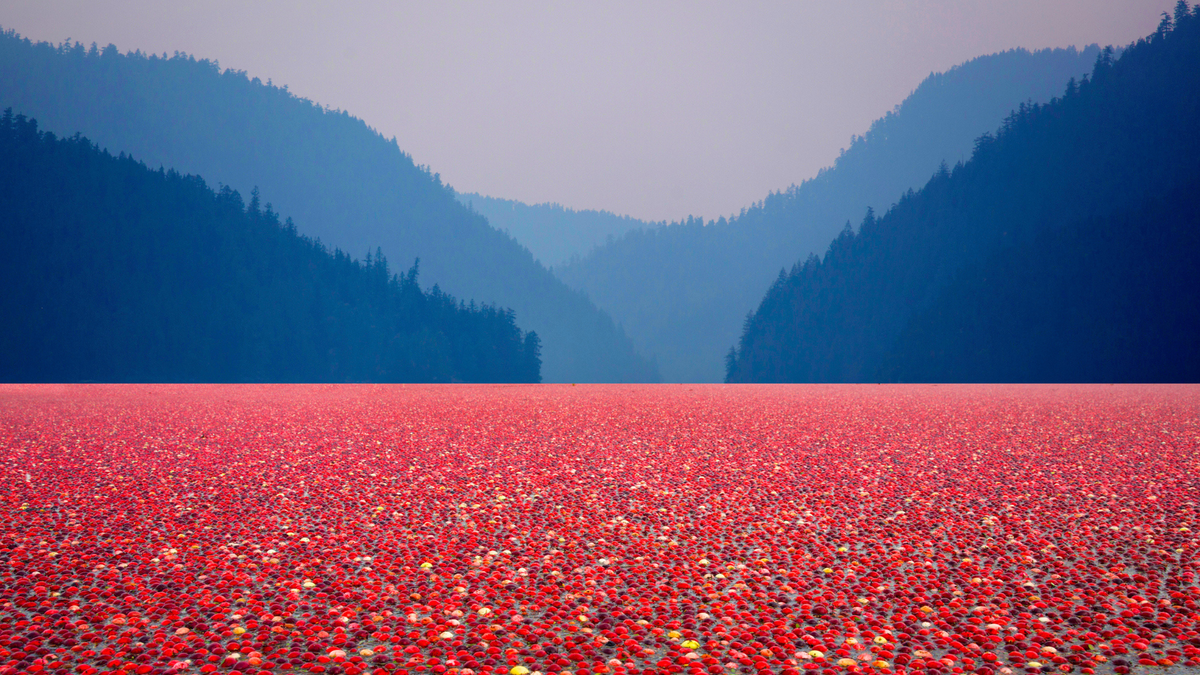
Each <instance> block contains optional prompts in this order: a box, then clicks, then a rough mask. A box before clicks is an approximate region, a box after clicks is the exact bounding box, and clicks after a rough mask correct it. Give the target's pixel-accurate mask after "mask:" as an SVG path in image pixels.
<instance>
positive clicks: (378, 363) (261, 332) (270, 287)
mask: <svg viewBox="0 0 1200 675" xmlns="http://www.w3.org/2000/svg"><path fill="white" fill-rule="evenodd" d="M0 213H3V214H4V216H3V218H2V219H0V234H3V236H4V241H5V246H4V247H3V248H0V287H2V288H4V293H2V294H0V316H3V317H4V321H3V322H2V323H0V380H3V381H7V382H12V381H18V382H29V381H34V382H62V381H80V380H101V381H110V382H147V381H148V382H214V381H215V382H247V381H269V382H280V381H284V382H296V381H300V382H356V381H376V382H378V381H420V382H450V381H454V380H459V381H463V380H467V381H482V382H537V381H538V380H539V379H540V377H539V373H538V370H539V360H538V350H539V346H538V338H537V336H536V335H535V334H533V333H528V334H525V333H522V331H521V330H520V329H519V328H518V327H517V326H516V323H515V321H514V317H513V313H512V311H510V310H502V309H499V308H495V307H490V306H484V307H476V306H475V305H474V304H473V303H472V305H471V306H469V307H468V306H465V305H462V304H461V303H459V302H457V301H456V300H455V299H454V298H452V297H450V296H448V295H445V294H443V293H441V292H440V291H439V290H438V289H437V288H436V287H435V288H434V289H433V290H432V291H431V292H428V293H426V292H423V291H422V290H421V288H420V286H419V285H418V284H417V270H416V267H415V266H414V268H413V269H412V270H410V271H409V273H408V274H406V275H404V276H398V275H392V274H390V273H389V272H388V267H387V261H386V260H385V259H384V258H383V257H382V256H379V255H376V256H368V258H367V260H366V262H365V263H358V262H355V261H353V260H351V259H350V258H349V257H348V256H346V255H344V254H343V253H342V252H341V251H335V252H333V253H331V252H330V251H328V250H327V249H326V248H325V247H324V246H322V245H321V244H319V243H317V242H315V241H313V240H311V239H308V238H305V237H302V236H300V235H298V234H297V233H296V228H295V225H293V224H292V222H291V220H288V221H286V222H285V223H280V222H279V218H278V216H277V215H276V214H275V212H274V211H273V210H272V209H271V207H270V205H267V206H266V207H265V208H264V207H263V206H262V205H261V203H260V201H259V197H258V193H257V192H255V193H254V195H253V196H252V198H251V200H250V203H249V204H244V203H243V201H242V197H241V195H240V194H239V193H238V192H236V191H234V190H232V189H231V188H229V187H224V188H222V189H221V190H220V191H219V192H214V191H213V190H211V189H210V188H209V187H208V186H207V184H205V182H204V181H203V180H202V179H200V178H199V177H196V176H184V175H181V174H179V173H177V172H175V171H164V170H162V169H160V170H158V171H151V170H150V169H148V168H147V167H146V166H145V165H144V164H142V163H141V162H137V161H135V160H134V159H132V158H131V157H129V156H126V155H124V154H121V155H120V156H118V157H114V156H112V155H111V154H109V153H107V152H102V151H100V150H99V149H98V148H97V147H96V146H94V145H93V144H92V143H91V142H90V141H88V140H87V139H86V138H83V137H81V136H79V135H76V136H73V137H71V138H65V139H59V138H57V137H56V136H55V135H54V134H52V133H48V132H42V131H39V130H38V128H37V123H36V122H35V121H33V120H31V119H28V118H26V117H25V116H23V115H18V116H15V117H14V116H13V114H12V110H11V109H8V110H6V111H5V113H4V115H3V116H2V117H0Z"/></svg>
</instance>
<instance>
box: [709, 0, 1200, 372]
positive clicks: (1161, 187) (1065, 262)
mask: <svg viewBox="0 0 1200 675" xmlns="http://www.w3.org/2000/svg"><path fill="white" fill-rule="evenodd" d="M1197 119H1200V10H1190V9H1189V8H1188V6H1187V4H1186V3H1184V2H1180V3H1179V4H1178V6H1177V8H1176V11H1175V16H1174V17H1173V18H1172V17H1168V16H1164V21H1163V22H1162V24H1161V25H1160V27H1159V29H1158V31H1156V32H1155V33H1154V34H1153V35H1151V36H1150V37H1149V38H1146V39H1144V40H1141V41H1139V42H1137V43H1136V44H1134V45H1131V46H1130V47H1129V48H1127V49H1126V50H1125V51H1124V53H1123V54H1122V55H1121V57H1120V59H1114V58H1113V52H1112V50H1111V49H1108V50H1105V51H1104V52H1102V53H1101V55H1100V56H1099V57H1098V58H1097V61H1096V64H1095V67H1094V69H1093V71H1092V74H1091V77H1090V79H1089V78H1085V79H1084V80H1083V81H1082V82H1080V83H1076V82H1074V81H1072V82H1071V83H1070V84H1069V85H1068V87H1067V89H1066V91H1065V93H1064V94H1063V95H1062V97H1061V98H1058V99H1055V100H1053V101H1052V102H1050V103H1049V104H1046V105H1022V106H1021V107H1020V108H1019V109H1018V110H1017V111H1016V112H1014V113H1013V114H1011V115H1010V116H1009V117H1008V118H1007V119H1006V120H1005V122H1004V124H1003V125H1002V126H1001V128H1000V129H999V131H998V132H997V133H995V134H994V135H993V134H985V135H983V136H982V137H980V138H979V139H977V141H976V147H975V151H974V153H973V155H972V157H971V159H970V161H968V162H966V163H965V164H960V165H958V166H956V167H955V168H954V170H953V172H951V171H949V170H947V169H945V168H943V170H941V171H939V172H938V173H937V174H935V175H934V177H933V178H932V179H931V180H930V181H929V183H928V184H927V185H926V186H925V187H924V188H923V189H922V190H921V191H920V192H915V193H914V192H912V191H909V192H908V193H906V194H905V195H904V196H903V197H902V198H901V199H900V201H899V202H898V203H897V204H896V205H895V206H893V207H892V209H891V210H890V211H888V213H887V214H886V215H885V216H883V217H882V218H879V219H876V218H875V217H874V214H873V213H870V212H868V214H867V217H866V218H865V219H864V221H863V223H862V225H861V227H860V229H859V232H858V233H857V234H856V233H855V232H853V231H852V230H850V229H849V228H847V229H846V230H845V231H844V232H843V233H842V234H841V235H840V236H839V237H838V239H836V240H835V241H834V242H833V243H832V244H831V245H830V247H829V250H828V252H827V253H826V255H825V257H824V259H823V260H821V259H817V258H816V257H815V256H812V257H810V258H809V259H808V260H807V261H806V262H804V263H798V264H796V265H795V266H793V268H792V269H791V271H790V272H789V273H781V275H780V277H779V279H778V280H777V281H776V283H775V284H774V285H773V286H772V288H771V289H770V290H769V291H768V292H767V294H766V297H765V298H764V299H763V300H762V303H761V304H760V306H759V308H758V310H757V312H755V313H754V314H753V315H752V316H750V317H749V318H748V319H747V321H746V323H745V326H744V332H743V335H742V338H741V340H740V342H739V345H738V348H737V349H736V350H731V352H730V354H729V356H728V359H727V378H728V380H729V381H732V382H746V381H758V382H764V381H773V382H778V381H792V382H805V381H823V382H831V381H832V382H836V381H876V380H881V379H903V380H909V381H913V380H915V381H923V380H941V381H970V380H1002V381H1003V380H1033V381H1044V380H1058V379H1065V380H1083V381H1087V380H1113V379H1119V380H1179V379H1185V380H1194V379H1195V378H1196V377H1197V375H1200V366H1198V365H1197V348H1196V347H1195V345H1196V344H1200V334H1198V332H1197V323H1198V322H1197V317H1198V314H1197V311H1196V310H1197V308H1196V305H1197V300H1196V297H1197V292H1196V288H1197V286H1196V283H1195V282H1196V273H1195V271H1194V270H1192V269H1189V264H1188V262H1189V260H1190V261H1194V260H1195V256H1196V254H1197V253H1200V250H1198V249H1197V245H1196V232H1197V227H1200V222H1198V221H1197V218H1196V214H1197V211H1196V203H1195V194H1196V188H1197V187H1198V186H1200V133H1198V132H1200V129H1197V127H1196V124H1195V121H1196V120H1197ZM1192 267H1194V263H1193V264H1192ZM1151 352H1157V353H1153V354H1151Z"/></svg>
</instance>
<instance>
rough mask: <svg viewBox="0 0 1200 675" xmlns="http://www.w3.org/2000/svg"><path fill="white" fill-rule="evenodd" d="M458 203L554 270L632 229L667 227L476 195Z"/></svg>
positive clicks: (465, 196)
mask: <svg viewBox="0 0 1200 675" xmlns="http://www.w3.org/2000/svg"><path fill="white" fill-rule="evenodd" d="M458 201H460V202H462V203H463V204H466V205H467V206H468V207H470V208H471V209H473V210H475V211H476V212H478V213H479V214H481V215H482V216H484V217H485V218H487V219H488V222H489V223H491V225H492V227H494V228H496V229H498V230H500V231H502V232H507V233H508V234H509V235H511V236H512V237H513V238H514V239H516V240H517V241H518V242H520V243H521V245H522V246H524V247H525V248H528V249H529V251H530V252H531V253H533V257H535V258H537V259H538V260H539V261H541V262H542V264H544V265H546V266H547V267H550V268H551V269H554V268H558V267H562V266H563V265H565V264H567V263H569V262H571V261H572V259H575V258H582V257H583V256H584V255H586V254H587V253H589V252H590V251H591V250H592V249H593V248H596V247H597V246H601V245H603V244H604V243H606V242H610V241H612V240H613V239H615V238H616V237H618V236H620V235H622V234H625V233H626V232H629V231H630V230H636V229H638V228H645V227H659V226H661V225H665V224H666V223H648V222H646V221H644V220H638V219H636V218H631V217H629V216H618V215H617V214H615V213H609V212H608V211H594V210H591V209H584V210H582V211H576V210H575V209H568V208H566V207H564V206H562V205H561V204H532V205H531V204H525V203H523V202H518V201H514V200H512V199H499V198H496V197H485V196H483V195H480V194H476V193H467V194H458Z"/></svg>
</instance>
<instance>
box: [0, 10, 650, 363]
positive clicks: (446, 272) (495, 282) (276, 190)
mask: <svg viewBox="0 0 1200 675" xmlns="http://www.w3.org/2000/svg"><path fill="white" fill-rule="evenodd" d="M0 107H12V108H14V109H15V110H19V111H21V112H23V113H24V114H26V115H28V116H30V117H34V118H37V119H38V120H39V121H40V122H41V125H42V127H43V128H44V129H48V130H51V131H54V132H57V133H58V134H60V135H71V134H74V133H76V132H79V133H82V134H84V135H85V136H87V137H88V138H91V139H92V140H93V141H94V142H96V143H97V144H99V145H100V146H101V147H104V148H108V149H110V150H111V151H112V152H114V153H117V152H128V153H131V154H133V155H134V156H136V157H138V158H139V159H142V160H144V161H145V162H146V163H147V164H149V165H150V166H159V165H161V166H165V167H172V168H175V169H177V170H179V171H181V172H185V173H195V174H199V175H202V176H204V177H205V178H206V179H207V180H209V181H212V182H213V183H214V184H218V183H219V184H223V185H229V186H232V187H233V188H235V189H238V190H240V191H241V192H243V193H247V194H248V193H249V192H250V190H251V189H252V188H254V187H255V186H258V187H259V188H260V191H261V194H262V195H263V196H264V199H265V200H267V201H271V202H273V203H274V204H275V207H276V209H277V210H278V211H279V212H280V213H281V214H283V215H286V216H289V217H291V218H293V219H294V221H295V222H296V224H297V227H298V228H299V230H300V231H301V232H302V233H304V234H307V235H309V236H312V237H314V238H319V239H320V240H321V241H322V242H323V243H324V244H326V245H328V246H331V247H337V248H340V249H341V250H343V251H346V252H348V253H349V254H351V255H353V256H355V257H361V256H364V255H365V254H366V253H367V252H368V251H373V250H375V248H376V247H381V248H382V250H383V253H384V254H385V255H386V256H387V257H388V258H389V259H391V260H393V261H398V262H401V263H403V264H408V263H409V262H411V261H412V260H414V259H416V258H420V260H421V279H422V282H423V283H424V284H427V285H432V284H438V285H439V286H440V288H442V289H444V290H445V291H448V292H450V293H452V294H454V295H456V296H458V297H460V298H469V299H473V300H475V301H477V302H480V303H495V304H498V305H501V306H505V307H511V308H512V309H513V310H514V311H515V312H516V317H517V321H518V322H519V323H520V325H521V326H523V327H524V328H526V329H528V330H534V331H536V332H537V333H538V335H539V336H540V337H541V338H542V348H543V355H542V358H543V366H542V374H543V377H544V378H545V379H546V380H547V381H580V382H587V381H657V380H658V374H657V372H656V370H655V368H654V366H653V365H652V364H651V363H649V362H648V361H647V360H645V359H643V358H642V357H641V356H639V355H638V354H637V353H636V351H635V350H634V348H633V345H632V343H631V342H630V341H629V339H628V338H627V337H626V336H624V335H623V334H622V333H621V331H620V330H619V328H618V327H617V326H616V324H615V323H614V322H613V321H612V319H611V318H610V317H609V316H608V315H606V314H605V313H604V312H602V311H600V310H598V309H597V308H596V307H595V306H594V305H593V304H592V303H591V302H590V301H589V300H588V299H587V298H586V297H585V296H583V295H582V294H580V293H579V292H577V291H573V290H571V289H569V288H568V287H566V286H565V285H564V284H563V283H562V282H561V281H560V280H558V279H557V278H556V277H555V276H554V275H553V274H551V273H550V272H549V271H548V270H547V269H545V268H544V267H542V266H541V265H538V264H537V263H536V262H535V261H534V259H533V256H532V255H531V254H530V253H529V251H528V250H526V249H524V248H523V247H522V246H521V245H520V244H518V243H517V242H516V241H514V240H513V239H512V238H511V237H509V236H507V235H505V234H504V233H502V232H499V231H498V230H496V229H494V228H492V227H490V226H489V225H488V223H487V221H486V219H484V218H483V217H482V216H480V215H479V214H477V213H473V212H471V211H470V210H468V209H467V208H466V207H464V206H462V205H461V204H459V203H458V201H457V200H456V199H455V198H454V193H453V191H452V190H451V189H450V188H449V187H448V186H446V185H444V184H443V183H442V182H441V180H440V178H439V176H438V175H437V174H435V173H432V172H431V171H430V170H428V169H427V168H425V167H420V166H417V165H415V164H414V163H413V161H412V159H411V157H409V156H408V155H406V154H405V153H403V152H402V151H401V150H400V148H399V146H398V145H397V143H396V141H395V139H391V140H388V139H385V138H383V137H382V136H381V135H380V134H378V133H377V132H375V131H374V130H372V129H371V128H369V127H368V126H367V125H366V124H365V123H364V122H362V121H361V120H358V119H356V118H354V117H351V116H350V115H349V114H348V113H346V112H343V111H337V110H332V109H328V108H325V107H323V106H320V105H317V104H315V103H313V102H311V101H308V100H303V99H299V98H297V97H295V96H293V95H292V94H290V93H289V92H288V91H287V90H286V89H285V88H281V87H276V86H271V85H269V84H264V83H262V82H260V81H259V80H258V79H257V78H254V79H251V78H250V77H248V76H247V75H246V73H244V72H237V71H232V70H225V71H222V70H221V69H220V67H219V66H218V65H217V63H216V62H212V61H206V60H196V59H195V58H193V57H190V56H187V55H185V54H178V53H177V54H175V55H174V56H171V57H166V56H165V55H163V56H157V55H145V54H141V53H139V52H134V53H130V54H121V53H120V52H119V51H118V50H117V49H116V47H114V46H112V45H110V46H108V47H105V48H104V49H97V48H96V47H95V46H93V47H92V48H91V49H87V48H85V47H83V46H82V45H79V44H78V43H76V44H74V45H66V44H64V45H61V46H57V47H55V46H53V45H50V44H46V43H36V44H35V43H33V42H30V41H29V40H24V39H21V38H20V36H18V35H17V34H16V33H15V32H13V31H2V32H0Z"/></svg>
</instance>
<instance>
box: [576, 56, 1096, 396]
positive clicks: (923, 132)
mask: <svg viewBox="0 0 1200 675" xmlns="http://www.w3.org/2000/svg"><path fill="white" fill-rule="evenodd" d="M1098 54H1099V48H1098V47H1095V46H1092V47H1088V48H1087V49H1084V50H1082V51H1080V50H1076V49H1074V48H1071V49H1054V50H1049V49H1047V50H1041V51H1037V52H1029V51H1026V50H1021V49H1017V50H1011V51H1008V52H1003V53H1000V54H993V55H990V56H982V57H979V58H976V59H972V60H971V61H968V62H966V63H964V64H962V65H960V66H956V67H955V68H952V69H951V70H949V71H947V72H945V73H941V74H934V75H931V76H930V77H929V78H927V79H926V80H925V81H924V82H922V83H921V84H920V85H919V86H918V87H917V88H916V89H915V90H914V91H913V93H912V94H911V95H910V96H909V97H908V98H907V99H905V101H904V102H903V103H901V104H900V105H898V106H897V107H896V108H895V110H893V111H892V112H890V113H888V115H886V116H885V117H884V118H882V119H880V120H878V121H876V122H875V123H874V124H872V125H871V128H870V130H868V131H867V133H866V134H865V135H864V136H861V137H856V138H854V139H853V140H852V142H851V143H850V147H849V148H847V149H846V151H845V152H844V153H843V154H842V156H841V157H839V158H838V160H837V161H836V162H835V164H834V165H833V166H832V167H830V168H829V169H826V170H824V171H822V172H821V173H820V174H818V175H817V176H816V177H814V178H812V179H810V180H807V181H805V182H804V183H802V184H801V185H799V186H792V187H791V188H789V189H788V190H786V191H784V192H778V193H772V194H770V195H768V196H767V197H766V198H765V199H764V200H762V201H761V202H759V203H757V204H754V205H752V206H750V207H749V208H747V209H745V210H743V212H742V213H740V214H739V215H737V216H736V217H734V218H732V219H730V220H727V219H725V218H721V219H718V220H717V221H715V222H714V221H710V222H707V223H705V222H703V221H702V220H700V219H695V218H689V219H687V220H685V221H682V222H678V223H674V224H672V225H669V226H666V227H655V228H645V229H638V230H633V231H630V232H628V233H627V234H625V235H623V236H620V237H617V238H616V240H615V241H613V242H611V243H607V244H606V245H604V246H602V247H600V248H598V249H596V250H594V251H593V252H592V253H590V254H589V255H587V256H585V257H584V258H583V259H582V260H579V261H576V262H573V263H570V264H568V265H566V266H564V267H556V268H555V273H556V274H558V275H559V277H560V278H562V279H563V280H564V281H566V282H567V283H568V284H569V285H570V286H572V287H574V288H577V289H579V290H582V291H584V292H585V293H587V294H588V297H590V298H591V299H592V300H593V301H594V302H595V303H596V304H597V305H598V306H600V307H602V308H603V309H605V310H606V311H608V312H609V313H610V314H611V315H612V316H613V318H614V319H616V320H617V321H619V322H620V323H621V325H622V326H623V327H624V329H625V331H626V332H627V333H628V334H629V335H630V337H631V338H632V339H633V341H634V343H635V344H636V345H637V347H638V349H639V350H640V351H641V352H642V353H644V354H647V355H651V356H653V357H654V358H655V359H656V360H657V362H658V364H659V368H660V370H661V372H662V374H663V377H664V379H665V380H667V381H720V380H721V379H722V377H723V370H722V367H721V364H722V355H723V354H724V353H725V351H726V350H727V349H728V347H729V345H730V344H732V343H733V342H734V341H736V340H737V337H738V334H739V329H740V327H741V325H742V321H743V318H744V317H745V316H746V315H747V314H748V313H749V312H751V311H753V309H754V308H755V306H756V305H757V303H758V302H759V301H760V300H761V298H762V296H763V293H764V292H766V290H767V288H769V287H770V285H771V283H772V281H773V280H774V279H775V278H776V276H777V275H778V273H779V271H780V269H781V268H787V267H791V265H792V264H793V263H794V262H795V261H796V260H797V259H803V258H804V257H805V256H807V255H809V254H810V253H818V254H819V253H821V252H823V251H824V250H825V249H826V247H827V246H828V245H829V243H830V242H831V241H832V240H833V239H834V238H835V237H836V236H837V235H838V233H839V232H840V231H841V230H842V229H843V228H844V226H845V224H846V223H847V221H850V220H852V221H853V222H855V223H857V222H858V221H859V220H860V219H861V218H862V216H863V214H864V213H865V212H866V210H867V208H868V207H872V206H873V207H876V208H879V209H881V210H884V209H886V207H887V206H888V205H890V204H892V203H894V202H896V201H898V200H899V199H900V197H901V195H902V194H903V193H904V192H905V191H906V190H909V189H911V188H915V187H918V186H920V185H922V184H924V182H925V181H927V180H928V178H929V176H930V175H931V174H932V173H933V172H934V171H935V170H936V169H937V167H938V165H939V164H940V163H942V162H948V163H950V164H953V163H955V162H956V161H958V160H959V159H961V158H964V157H967V156H969V155H970V152H971V149H972V145H973V143H974V140H975V138H977V137H978V136H979V135H980V134H982V133H984V132H986V131H989V130H994V129H995V128H996V127H997V126H999V125H1000V123H1001V121H1002V120H1003V119H1004V117H1005V115H1007V114H1008V113H1010V112H1011V111H1012V110H1014V109H1015V108H1017V107H1018V105H1020V104H1021V103H1022V102H1027V101H1031V100H1032V101H1034V102H1044V101H1047V100H1049V99H1050V98H1051V97H1053V96H1055V95H1056V94H1059V93H1061V91H1062V89H1063V87H1065V86H1066V84H1067V81H1068V80H1070V79H1071V78H1072V77H1079V76H1082V75H1083V74H1084V73H1086V72H1087V71H1088V70H1089V69H1090V67H1091V65H1092V64H1093V63H1094V62H1095V60H1096V57H1097V55H1098Z"/></svg>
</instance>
